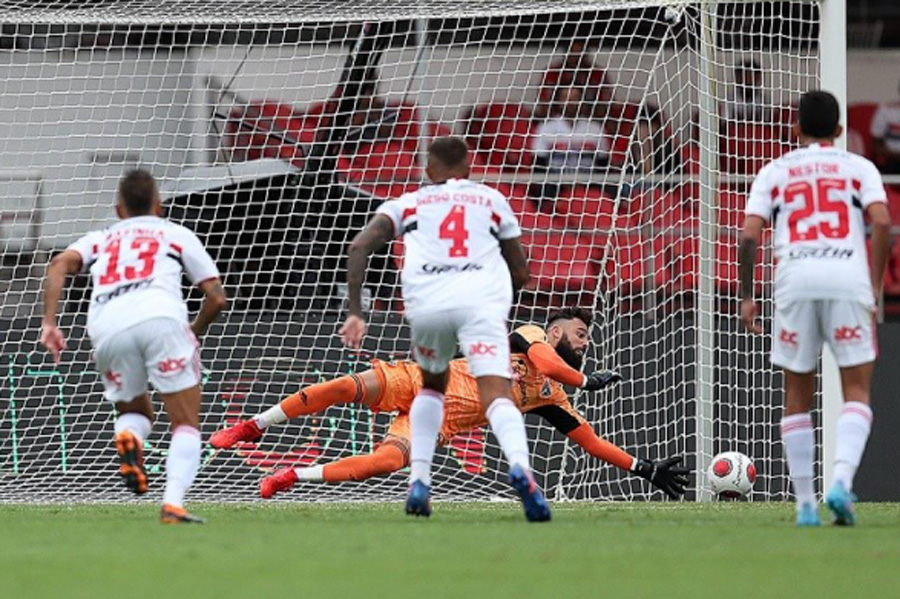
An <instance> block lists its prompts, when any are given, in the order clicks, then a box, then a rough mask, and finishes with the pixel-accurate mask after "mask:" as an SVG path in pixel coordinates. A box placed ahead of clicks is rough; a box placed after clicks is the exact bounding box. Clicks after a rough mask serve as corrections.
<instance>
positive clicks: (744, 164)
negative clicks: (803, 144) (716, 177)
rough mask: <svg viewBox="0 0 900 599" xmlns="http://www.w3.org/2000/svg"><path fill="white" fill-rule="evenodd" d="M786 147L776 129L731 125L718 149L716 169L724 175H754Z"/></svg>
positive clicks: (783, 151)
mask: <svg viewBox="0 0 900 599" xmlns="http://www.w3.org/2000/svg"><path fill="white" fill-rule="evenodd" d="M789 148H790V146H789V145H788V144H787V143H785V142H784V141H783V140H782V134H781V130H780V127H778V126H771V125H755V124H750V123H731V124H729V126H728V129H727V131H726V132H725V135H724V137H723V138H722V142H721V144H720V147H719V152H720V156H719V167H720V168H721V169H722V170H723V171H725V172H727V173H737V174H751V175H752V174H756V173H757V172H758V171H759V169H761V168H762V167H763V166H765V165H766V164H767V163H768V162H770V161H771V160H772V159H774V158H778V157H779V156H781V155H782V154H784V153H785V152H786V151H787V150H788V149H789Z"/></svg>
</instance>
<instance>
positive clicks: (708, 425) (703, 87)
mask: <svg viewBox="0 0 900 599" xmlns="http://www.w3.org/2000/svg"><path fill="white" fill-rule="evenodd" d="M716 10H717V4H716V3H715V2H706V3H704V4H703V5H702V7H701V11H702V16H701V27H700V31H701V34H700V58H699V71H700V77H699V91H700V102H699V104H700V239H699V240H698V246H699V247H698V249H699V254H700V255H699V259H700V263H699V265H698V275H699V289H698V294H697V306H696V318H697V323H696V330H697V339H696V344H695V348H696V349H695V352H696V356H695V360H696V364H697V366H696V383H695V387H696V398H697V399H696V401H697V413H696V416H695V418H696V439H697V447H696V453H697V460H696V468H697V470H696V471H697V501H710V500H711V499H712V493H711V492H710V491H709V485H708V484H707V481H706V472H707V470H708V468H709V464H710V461H711V460H712V455H713V401H714V394H713V383H714V377H715V372H714V365H715V329H714V327H715V315H714V311H715V269H716V267H715V263H714V261H715V255H716V252H715V242H716V220H715V205H716V201H717V198H716V195H717V193H716V192H717V190H718V188H719V185H718V175H717V173H718V163H719V152H718V131H719V119H718V110H719V106H718V102H717V98H718V93H717V89H716V72H715V65H716V60H715V58H716V56H715V54H716V35H717V32H716Z"/></svg>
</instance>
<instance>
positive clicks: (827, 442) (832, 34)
mask: <svg viewBox="0 0 900 599" xmlns="http://www.w3.org/2000/svg"><path fill="white" fill-rule="evenodd" d="M820 6H821V8H820V16H819V81H820V85H821V87H822V89H824V90H826V91H829V92H831V93H833V94H834V95H835V97H836V98H837V100H838V103H839V104H840V107H841V125H842V126H843V127H844V130H845V131H846V127H847V3H846V0H822V3H821V5H820ZM846 140H847V138H846V136H841V137H839V138H837V139H836V140H835V145H836V146H837V147H839V148H842V149H843V148H846V146H847V142H846ZM821 380H822V484H823V487H822V489H823V492H824V491H825V490H826V489H828V488H829V487H830V486H831V481H832V479H833V475H834V454H835V449H836V441H837V440H836V435H837V420H838V416H839V415H840V413H841V406H842V405H843V403H844V394H843V390H842V389H841V375H840V370H839V369H838V365H837V361H836V360H835V358H834V354H833V353H832V352H831V348H830V347H829V346H828V344H827V343H826V344H825V347H824V349H823V351H822V379H821Z"/></svg>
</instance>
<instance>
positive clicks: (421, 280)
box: [341, 137, 550, 521]
mask: <svg viewBox="0 0 900 599" xmlns="http://www.w3.org/2000/svg"><path fill="white" fill-rule="evenodd" d="M468 158H469V156H468V149H467V148H466V144H465V142H464V141H462V140H461V139H459V138H455V137H444V138H440V139H438V140H436V141H435V142H434V143H433V144H432V145H431V147H430V148H429V151H428V165H427V168H426V174H427V175H428V178H429V180H430V181H431V183H432V184H431V185H425V186H422V187H421V188H420V189H419V190H418V191H415V192H413V193H408V194H404V195H403V196H401V197H400V198H398V199H396V200H390V201H387V202H385V203H383V204H382V205H381V206H379V208H378V210H377V211H376V214H375V216H374V217H373V218H372V220H371V221H370V222H369V224H368V225H367V226H366V228H365V229H364V230H363V231H362V232H360V234H359V235H357V236H356V238H355V239H354V240H353V242H352V243H351V245H350V253H349V257H348V260H347V284H348V287H349V294H350V298H349V299H350V305H349V315H348V317H347V320H346V322H345V323H344V326H343V327H342V328H341V335H342V336H343V338H344V342H345V343H346V344H347V345H348V346H350V347H359V344H360V342H361V341H362V338H363V336H364V335H365V320H364V319H363V313H362V308H361V288H362V282H363V276H364V274H365V267H366V263H367V261H368V257H369V255H370V254H371V253H372V252H374V251H375V250H377V249H379V248H380V247H382V246H384V245H385V244H387V243H389V242H390V240H391V239H393V238H395V237H398V236H400V235H403V236H404V241H405V246H406V257H405V262H404V266H403V272H402V282H403V299H404V302H405V306H406V319H407V321H408V322H409V325H410V329H411V331H412V355H413V358H414V359H415V360H416V362H417V363H418V365H419V368H420V369H421V371H422V383H423V387H422V389H421V391H419V393H418V394H417V395H416V397H415V399H414V400H413V403H412V407H411V409H410V414H409V418H410V425H411V437H412V438H411V443H410V489H409V495H408V496H407V500H406V513H408V514H412V515H421V516H429V515H430V514H431V505H430V502H429V494H430V488H431V462H432V458H433V457H434V449H435V444H436V443H437V439H438V433H439V431H440V429H441V424H442V421H443V411H444V392H445V391H446V388H447V380H448V368H449V363H450V360H451V359H452V358H453V356H454V354H455V353H456V349H457V346H460V347H461V348H462V351H463V353H464V354H465V356H466V358H467V359H468V362H469V368H470V371H471V372H472V374H473V375H474V376H475V378H476V379H477V385H478V394H479V399H480V401H481V405H482V408H483V409H484V410H485V415H486V416H487V419H488V421H489V422H490V425H491V429H492V430H493V432H494V435H495V436H496V437H497V440H498V441H499V443H500V447H501V448H502V450H503V453H504V455H505V456H506V459H507V460H508V461H509V464H510V470H509V477H510V484H512V486H513V487H514V488H515V489H516V491H517V492H518V493H519V496H520V497H521V498H522V504H523V506H524V508H525V516H526V518H527V519H528V520H530V521H543V520H549V519H550V507H549V505H548V504H547V501H546V500H545V499H544V496H543V494H542V493H541V491H540V489H539V488H538V487H537V485H536V484H535V482H534V477H533V476H532V474H531V467H530V464H529V455H528V437H527V436H526V433H525V422H524V420H523V418H522V414H521V412H519V410H518V409H517V408H516V406H515V404H514V403H513V402H512V400H511V398H512V387H511V383H510V380H511V377H512V372H511V369H510V362H509V341H508V339H507V335H508V331H507V318H508V316H509V310H510V307H511V305H512V298H513V286H514V285H515V287H516V288H520V287H522V286H523V285H525V284H526V283H527V282H528V279H529V273H528V264H527V262H526V259H525V253H524V250H523V249H522V246H521V244H520V243H519V237H520V235H521V231H520V229H519V225H518V223H517V222H516V218H515V216H514V215H513V213H512V210H511V209H510V207H509V203H508V202H507V200H506V198H505V197H504V196H503V195H502V194H501V193H499V192H497V191H496V190H494V189H492V188H490V187H487V186H485V185H481V184H479V183H474V182H472V181H468V180H467V177H468V175H469V163H468Z"/></svg>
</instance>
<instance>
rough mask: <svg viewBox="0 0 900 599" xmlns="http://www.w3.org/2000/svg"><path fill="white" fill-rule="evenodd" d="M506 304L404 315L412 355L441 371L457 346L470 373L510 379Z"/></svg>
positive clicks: (430, 369) (421, 364)
mask: <svg viewBox="0 0 900 599" xmlns="http://www.w3.org/2000/svg"><path fill="white" fill-rule="evenodd" d="M508 308H509V307H508V306H499V307H486V308H481V309H477V310H475V309H465V310H461V309H457V310H446V311H444V312H436V313H432V314H418V315H415V314H409V313H407V314H406V319H407V320H408V321H409V326H410V328H411V329H412V355H413V358H414V359H415V361H416V363H417V364H418V365H419V367H420V368H422V370H424V371H426V372H433V373H439V372H444V371H446V370H447V368H449V366H450V360H452V359H453V357H454V355H456V348H457V346H459V347H460V348H461V349H462V353H463V354H464V355H465V356H466V359H467V360H468V362H469V372H471V373H472V376H475V377H479V376H500V377H503V378H512V369H511V368H510V365H509V331H508V330H507V324H506V318H507V315H508V314H509V309H508Z"/></svg>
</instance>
